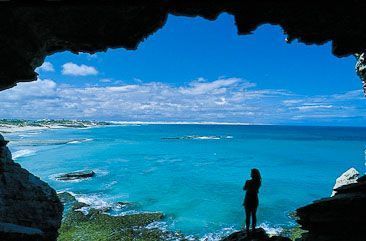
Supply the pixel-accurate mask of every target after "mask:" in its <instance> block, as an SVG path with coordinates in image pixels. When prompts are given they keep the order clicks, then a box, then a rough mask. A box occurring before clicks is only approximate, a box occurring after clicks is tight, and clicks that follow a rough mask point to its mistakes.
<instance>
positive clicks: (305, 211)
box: [297, 177, 366, 241]
mask: <svg viewBox="0 0 366 241" xmlns="http://www.w3.org/2000/svg"><path fill="white" fill-rule="evenodd" d="M362 178H363V177H361V182H360V181H359V180H360V178H359V179H358V182H357V183H352V184H348V185H344V186H341V187H339V188H337V189H336V190H335V191H336V194H335V195H334V196H333V197H331V198H324V199H321V200H318V201H315V202H314V203H312V204H310V205H307V206H305V207H302V208H299V209H298V210H297V215H298V217H299V219H298V220H297V222H298V223H299V224H300V225H301V226H302V229H305V230H308V233H306V234H303V235H302V239H301V240H302V241H361V240H366V238H365V227H366V182H364V181H362Z"/></svg>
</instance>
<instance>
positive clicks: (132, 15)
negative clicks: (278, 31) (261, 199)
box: [0, 0, 366, 241]
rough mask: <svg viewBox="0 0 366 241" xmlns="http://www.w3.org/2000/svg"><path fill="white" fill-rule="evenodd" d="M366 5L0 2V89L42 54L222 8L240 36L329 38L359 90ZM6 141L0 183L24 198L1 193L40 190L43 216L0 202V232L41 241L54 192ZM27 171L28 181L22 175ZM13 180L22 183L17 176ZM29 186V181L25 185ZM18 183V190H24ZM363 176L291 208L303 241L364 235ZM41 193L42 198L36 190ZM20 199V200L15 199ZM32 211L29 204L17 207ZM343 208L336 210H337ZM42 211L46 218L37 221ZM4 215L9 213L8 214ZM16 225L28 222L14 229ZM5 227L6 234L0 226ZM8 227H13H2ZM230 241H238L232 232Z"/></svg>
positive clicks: (126, 40) (101, 45)
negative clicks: (269, 27) (261, 30)
mask: <svg viewBox="0 0 366 241" xmlns="http://www.w3.org/2000/svg"><path fill="white" fill-rule="evenodd" d="M365 9H366V3H363V2H361V1H357V0H352V1H348V2H342V3H340V2H328V1H323V2H321V3H320V2H306V1H297V2H291V3H290V2H288V1H271V0H263V1H246V2H239V1H224V0H214V1H204V0H202V1H174V0H165V1H163V0H159V1H123V2H119V1H112V0H107V1H95V2H94V1H93V2H88V3H86V2H83V1H74V2H69V1H36V2H34V3H30V2H29V3H26V2H24V3H22V2H16V1H4V2H1V3H0V20H1V25H2V27H1V29H0V33H1V34H0V39H1V42H0V53H1V56H2V58H1V60H0V63H1V70H0V89H1V90H6V89H9V88H12V87H14V86H16V85H17V83H20V82H30V81H35V80H37V73H36V68H37V67H39V66H41V65H42V63H43V62H44V60H45V58H46V57H47V56H49V55H52V54H54V53H57V52H62V51H71V52H73V53H81V52H83V53H90V54H93V53H97V52H100V51H106V50H107V49H113V48H125V49H128V50H136V49H137V48H138V46H139V43H140V42H141V41H143V40H144V39H146V38H148V37H149V36H150V35H151V34H153V33H154V32H156V31H157V30H159V29H160V28H163V27H164V25H165V23H166V20H167V17H168V15H175V16H187V17H196V16H199V17H203V18H205V19H208V20H212V21H214V20H216V19H217V17H218V16H219V15H220V14H222V13H227V14H229V15H232V16H234V18H235V24H236V27H237V31H238V34H239V35H247V34H251V33H252V32H253V31H254V30H255V29H256V28H258V27H259V26H260V25H262V24H273V25H279V26H281V27H282V29H283V30H284V32H285V33H286V35H287V38H286V41H287V42H288V43H289V44H291V42H292V41H293V40H298V41H299V42H302V43H306V44H309V45H310V44H317V45H320V44H324V43H327V42H331V43H332V52H333V54H334V55H335V56H337V57H343V56H350V55H354V56H355V58H356V59H357V63H356V66H355V71H356V72H357V74H358V76H359V77H360V88H362V87H363V88H364V91H366V68H365V65H366V60H365V50H366V26H365V24H364V23H365V21H366V17H365V15H364V12H365ZM6 144H7V142H6V141H5V140H3V139H1V140H0V146H1V147H0V148H1V155H0V157H1V166H0V171H3V172H4V173H5V172H6V173H12V175H15V176H11V175H10V176H8V174H7V175H3V176H2V179H3V180H2V181H3V183H5V184H6V183H10V185H12V184H14V185H20V186H23V187H22V188H25V189H24V190H26V192H24V195H20V194H19V193H17V192H16V190H14V189H12V188H9V187H7V189H9V190H7V192H6V195H5V197H6V198H8V199H9V200H21V201H24V200H26V199H29V198H31V197H32V194H33V193H35V195H39V196H38V198H39V200H40V202H42V203H47V204H45V205H46V208H45V210H46V211H45V213H44V214H40V213H37V214H32V215H35V216H34V223H31V221H30V220H31V219H32V217H27V215H26V214H25V217H22V218H24V219H26V220H20V221H19V220H17V217H16V214H15V213H13V214H11V215H9V213H8V212H7V209H6V207H7V205H11V204H9V200H8V201H3V200H2V202H0V203H1V204H4V205H3V206H5V208H3V209H1V213H0V214H1V215H0V217H1V218H2V220H0V221H2V222H3V221H4V223H7V224H6V225H5V226H1V228H2V229H0V235H2V236H3V237H4V239H5V240H19V239H20V240H34V237H37V238H36V239H35V240H37V239H38V238H39V236H38V235H39V232H40V230H39V229H38V228H37V227H41V229H42V231H43V232H44V233H46V237H45V240H55V239H56V237H57V228H58V227H59V225H60V224H59V223H57V221H56V223H52V221H51V222H50V221H49V220H47V219H48V218H49V219H51V220H52V219H55V220H57V219H60V217H61V214H60V213H62V207H61V205H60V202H59V201H58V198H57V196H56V193H55V192H54V191H53V190H52V189H50V188H49V187H48V186H47V184H45V183H43V182H42V181H40V180H39V179H37V178H35V177H34V176H32V174H29V173H28V172H27V171H26V170H24V169H21V168H20V166H19V165H18V164H16V163H14V162H13V161H12V160H9V156H10V154H9V150H8V149H7V147H6ZM28 175H29V176H30V179H31V180H32V181H31V184H30V186H27V185H28V183H27V181H26V179H27V178H28ZM18 177H21V178H20V179H21V180H22V181H21V184H19V182H18V181H17V178H18ZM32 185H34V186H32ZM24 186H25V187H24ZM365 188H366V185H365V180H364V178H359V180H358V182H356V183H353V184H351V185H347V186H344V187H341V188H339V189H338V190H337V195H335V196H334V197H331V198H326V199H324V200H320V201H316V202H314V203H313V204H310V205H308V206H305V207H302V208H300V209H299V210H298V216H299V221H298V222H299V223H300V224H301V225H302V227H303V228H304V229H305V230H307V231H308V233H307V234H306V235H303V237H302V240H304V241H322V240H324V241H326V240H329V241H331V240H334V241H335V240H339V241H342V240H344V241H346V240H348V241H352V240H360V238H361V239H362V238H363V237H364V235H363V234H362V232H363V230H362V227H363V226H364V225H365V220H366V219H365V218H366V209H365V207H364V202H365V199H366V195H365ZM45 190H47V191H46V192H48V193H47V195H45V194H42V193H43V192H44V191H45ZM20 203H21V202H20ZM20 205H25V206H27V207H29V208H32V207H34V206H32V205H33V204H27V203H25V202H24V204H20ZM340 207H342V208H340ZM42 215H46V216H47V217H48V218H47V219H43V218H42ZM10 216H11V217H10ZM23 226H27V227H31V228H29V229H25V230H23V231H24V232H22V233H21V234H19V233H17V232H16V231H14V230H19V229H21V228H22V227H23ZM4 229H5V231H3V230H4ZM9 230H12V231H11V232H9ZM230 240H240V237H239V236H235V235H234V236H232V237H231V239H230Z"/></svg>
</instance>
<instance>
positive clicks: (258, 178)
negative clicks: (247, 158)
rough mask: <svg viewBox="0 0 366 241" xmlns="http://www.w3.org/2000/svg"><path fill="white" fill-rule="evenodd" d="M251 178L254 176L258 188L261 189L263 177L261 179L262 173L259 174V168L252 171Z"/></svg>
mask: <svg viewBox="0 0 366 241" xmlns="http://www.w3.org/2000/svg"><path fill="white" fill-rule="evenodd" d="M251 176H252V179H253V181H254V182H255V183H256V184H257V185H258V187H260V186H261V184H262V177H261V173H260V172H259V170H258V169H257V168H253V169H252V171H251Z"/></svg>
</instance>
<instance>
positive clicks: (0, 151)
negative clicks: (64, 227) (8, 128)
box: [0, 135, 63, 241]
mask: <svg viewBox="0 0 366 241" xmlns="http://www.w3.org/2000/svg"><path fill="white" fill-rule="evenodd" d="M0 139H1V140H3V137H2V136H1V135H0ZM62 211H63V206H62V204H61V202H60V201H59V199H58V197H57V194H56V192H55V191H54V190H53V189H52V188H51V187H50V186H48V184H47V183H45V182H43V181H41V180H40V179H39V178H38V177H36V176H34V175H32V174H31V173H29V172H28V171H27V170H25V169H23V168H22V167H21V166H20V165H19V164H17V163H15V162H14V161H13V160H12V158H11V153H10V151H9V149H8V148H7V147H6V145H2V146H0V222H1V225H0V240H1V241H3V240H4V241H5V240H17V241H22V240H47V241H54V240H56V237H57V230H58V228H59V227H60V225H61V219H62ZM36 237H37V239H35V238H36ZM40 237H42V239H38V238H40Z"/></svg>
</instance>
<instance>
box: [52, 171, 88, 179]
mask: <svg viewBox="0 0 366 241" xmlns="http://www.w3.org/2000/svg"><path fill="white" fill-rule="evenodd" d="M93 176H95V172H94V171H89V170H85V171H77V172H70V173H66V174H62V175H59V176H57V177H56V179H57V180H60V181H71V180H78V179H85V178H90V177H93Z"/></svg>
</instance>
